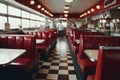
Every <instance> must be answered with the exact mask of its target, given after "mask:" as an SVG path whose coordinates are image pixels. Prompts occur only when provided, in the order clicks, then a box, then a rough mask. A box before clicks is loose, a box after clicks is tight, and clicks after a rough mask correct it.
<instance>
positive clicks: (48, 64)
mask: <svg viewBox="0 0 120 80" xmlns="http://www.w3.org/2000/svg"><path fill="white" fill-rule="evenodd" d="M42 65H44V66H50V65H51V63H50V62H44V63H43V64H42Z"/></svg>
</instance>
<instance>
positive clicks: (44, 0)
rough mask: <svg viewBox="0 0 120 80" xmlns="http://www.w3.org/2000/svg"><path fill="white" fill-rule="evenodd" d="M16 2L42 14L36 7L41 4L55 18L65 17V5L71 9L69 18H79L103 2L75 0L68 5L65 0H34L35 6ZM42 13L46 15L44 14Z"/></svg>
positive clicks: (27, 2)
mask: <svg viewBox="0 0 120 80" xmlns="http://www.w3.org/2000/svg"><path fill="white" fill-rule="evenodd" d="M15 1H17V2H19V3H21V4H23V5H25V6H28V7H30V8H32V9H35V10H37V11H39V12H41V11H40V10H39V9H37V8H36V7H35V6H37V5H39V4H40V5H42V7H44V8H45V9H46V10H48V11H49V12H50V13H52V14H53V15H54V17H60V16H61V15H62V17H63V15H64V10H65V9H64V7H65V5H69V6H70V9H69V13H68V14H69V15H71V16H69V17H79V16H80V14H82V13H84V12H85V11H86V10H88V9H90V8H91V7H93V6H94V5H96V4H98V3H99V2H100V1H101V0H74V1H73V2H71V3H67V2H65V0H34V1H35V4H34V5H30V1H31V0H15ZM41 13H43V14H44V12H41ZM48 16H49V15H48Z"/></svg>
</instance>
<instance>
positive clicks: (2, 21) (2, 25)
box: [0, 16, 7, 30]
mask: <svg viewBox="0 0 120 80" xmlns="http://www.w3.org/2000/svg"><path fill="white" fill-rule="evenodd" d="M6 22H7V17H3V16H0V29H2V30H5V23H6Z"/></svg>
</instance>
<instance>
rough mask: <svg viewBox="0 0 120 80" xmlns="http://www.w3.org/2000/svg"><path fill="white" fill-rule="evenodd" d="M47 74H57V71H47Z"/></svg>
mask: <svg viewBox="0 0 120 80" xmlns="http://www.w3.org/2000/svg"><path fill="white" fill-rule="evenodd" d="M49 74H58V70H49Z"/></svg>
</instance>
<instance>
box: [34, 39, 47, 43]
mask: <svg viewBox="0 0 120 80" xmlns="http://www.w3.org/2000/svg"><path fill="white" fill-rule="evenodd" d="M44 41H45V39H36V44H41V43H43V42H44Z"/></svg>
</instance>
